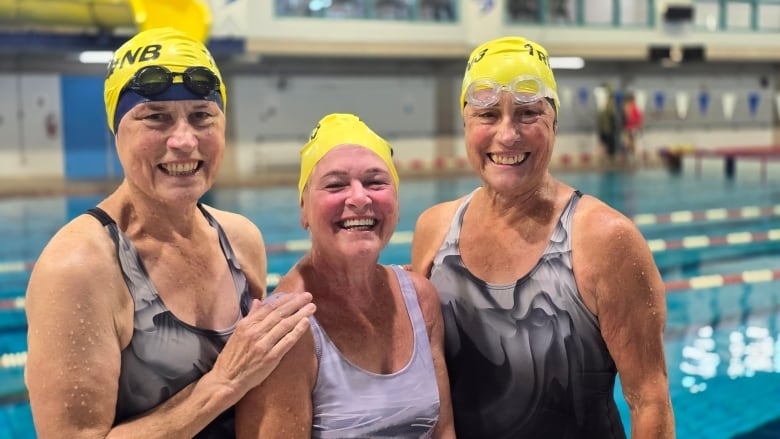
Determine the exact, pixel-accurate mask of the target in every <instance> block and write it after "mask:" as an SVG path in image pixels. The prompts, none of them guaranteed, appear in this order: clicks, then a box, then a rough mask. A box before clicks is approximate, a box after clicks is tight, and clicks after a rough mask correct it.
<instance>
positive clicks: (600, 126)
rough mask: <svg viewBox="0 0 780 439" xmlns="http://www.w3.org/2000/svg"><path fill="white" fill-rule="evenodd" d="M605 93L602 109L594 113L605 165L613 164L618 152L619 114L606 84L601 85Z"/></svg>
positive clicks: (612, 93) (612, 92) (612, 94)
mask: <svg viewBox="0 0 780 439" xmlns="http://www.w3.org/2000/svg"><path fill="white" fill-rule="evenodd" d="M602 89H603V90H604V93H605V97H606V99H605V101H604V107H603V108H600V109H599V110H598V111H597V113H596V128H597V130H598V137H599V144H600V145H601V148H602V150H603V151H604V158H605V159H606V163H607V164H610V165H611V164H614V163H615V158H616V157H617V155H618V152H620V133H619V128H620V126H621V124H620V122H619V113H618V106H617V99H616V97H615V91H614V90H613V89H612V86H611V85H610V84H608V83H605V84H602Z"/></svg>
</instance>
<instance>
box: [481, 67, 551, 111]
mask: <svg viewBox="0 0 780 439" xmlns="http://www.w3.org/2000/svg"><path fill="white" fill-rule="evenodd" d="M502 91H508V92H509V93H511V94H512V99H514V101H515V102H516V103H518V104H530V103H533V102H536V101H538V100H539V99H542V98H554V97H555V93H554V92H553V91H552V90H549V89H548V88H547V86H546V85H545V84H544V82H542V80H541V79H539V78H537V77H536V76H527V75H526V76H518V77H517V78H515V79H513V80H512V82H510V83H509V84H507V85H503V84H499V83H497V82H496V81H493V80H492V79H488V78H483V79H477V80H475V81H473V82H472V83H471V84H469V86H468V88H467V89H466V102H468V103H469V104H471V105H474V106H477V107H490V106H492V105H495V104H496V103H498V101H499V100H500V98H501V92H502Z"/></svg>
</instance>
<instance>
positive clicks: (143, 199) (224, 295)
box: [25, 28, 314, 438]
mask: <svg viewBox="0 0 780 439" xmlns="http://www.w3.org/2000/svg"><path fill="white" fill-rule="evenodd" d="M105 103H106V114H107V117H108V124H109V129H110V130H111V131H112V132H113V133H114V134H115V140H116V149H117V153H118V155H119V160H120V162H121V164H122V168H123V171H124V179H123V181H122V182H121V183H120V185H119V187H118V188H117V189H116V190H115V191H114V192H113V193H111V194H110V195H108V196H107V197H106V198H105V199H104V200H102V201H101V202H100V203H99V204H98V205H97V206H96V207H95V208H92V209H89V211H88V212H87V213H85V214H83V215H81V216H78V217H77V218H75V219H74V220H73V221H71V222H70V223H69V224H67V225H66V226H65V227H63V228H62V229H61V230H60V231H58V232H57V234H56V235H55V236H54V237H53V238H52V240H51V241H50V242H49V243H48V245H47V246H46V248H45V249H44V250H43V252H42V254H41V256H40V258H39V259H38V261H37V262H36V264H35V267H34V269H33V272H32V274H31V277H30V282H29V286H28V290H27V296H26V298H27V301H26V305H27V306H26V309H27V321H28V325H29V332H28V344H29V350H28V358H27V366H26V370H25V373H26V382H27V387H28V389H29V396H30V404H31V407H32V414H33V420H34V423H35V429H36V432H37V434H38V437H40V438H49V437H55V438H77V437H87V436H88V437H107V436H109V437H143V438H156V437H159V438H171V437H198V438H229V437H233V436H234V435H235V432H234V425H233V410H232V406H233V405H234V404H235V403H236V402H237V401H238V400H239V399H240V398H241V397H242V396H243V395H244V394H245V393H246V392H247V391H248V390H249V389H250V388H252V387H255V386H256V385H258V384H260V383H261V382H262V381H263V380H264V379H265V378H266V377H267V376H268V375H269V374H270V373H271V371H272V370H273V369H274V367H276V365H277V364H278V363H279V361H280V359H281V357H282V356H283V355H284V354H285V353H286V352H287V351H289V349H290V348H291V347H292V346H293V344H294V343H295V342H296V341H297V340H298V339H299V338H300V337H301V336H302V335H303V334H305V330H306V328H308V316H310V315H312V313H313V312H314V305H313V304H311V303H310V301H311V295H310V294H308V293H297V294H287V295H284V296H274V297H273V298H272V300H271V301H269V302H266V303H261V301H260V299H262V298H263V297H264V296H265V291H266V255H265V246H264V244H263V237H262V234H261V233H260V231H259V230H258V229H257V227H256V226H255V225H253V224H252V223H251V222H250V221H249V220H248V219H247V218H245V217H243V216H240V215H237V214H234V213H230V212H226V211H221V210H217V209H214V208H212V207H209V206H206V205H204V204H201V203H200V202H199V201H198V200H199V199H200V198H201V197H202V196H203V195H204V194H205V193H206V191H207V190H208V189H209V188H210V187H211V186H212V184H213V182H214V179H215V178H216V175H217V171H218V170H219V167H220V163H221V161H222V155H223V153H224V150H225V113H224V110H225V103H226V92H225V84H224V82H223V80H222V77H221V76H220V73H219V70H218V69H217V66H216V64H215V63H214V60H213V59H212V57H211V55H210V54H209V52H208V50H207V49H206V47H205V46H204V45H203V44H202V43H200V42H199V41H197V40H195V39H194V38H192V37H190V36H188V35H185V34H183V33H181V32H178V31H175V30H173V29H168V28H161V29H152V30H148V31H144V32H141V33H139V34H137V35H136V36H135V37H133V38H132V39H130V40H129V41H127V42H126V43H125V44H124V45H123V46H122V47H120V48H119V49H118V50H117V51H116V52H115V55H114V59H113V61H111V64H110V65H109V72H108V76H107V77H106V81H105Z"/></svg>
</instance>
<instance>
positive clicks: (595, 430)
mask: <svg viewBox="0 0 780 439" xmlns="http://www.w3.org/2000/svg"><path fill="white" fill-rule="evenodd" d="M473 194H474V192H472V193H471V194H470V195H469V196H468V197H467V198H466V199H465V201H464V202H463V204H462V205H461V206H460V207H459V209H458V210H457V212H456V214H455V216H454V217H453V221H452V224H451V225H450V229H449V231H448V233H447V236H446V238H445V241H444V243H443V244H442V246H441V248H440V249H439V251H438V253H437V254H436V255H435V257H434V261H433V267H432V269H431V281H432V282H433V283H434V285H436V287H437V289H438V290H439V295H440V297H441V301H442V311H443V314H444V323H445V344H446V356H447V367H448V369H449V375H450V387H451V391H452V402H453V410H454V415H455V428H456V432H457V435H458V438H459V439H467V438H479V439H484V438H490V439H501V438H556V439H561V438H577V439H583V438H598V439H608V438H625V432H624V429H623V425H622V423H621V420H620V415H619V413H618V410H617V407H616V405H615V402H614V398H613V392H614V384H615V375H616V372H617V371H616V368H615V363H614V361H613V360H612V358H611V357H610V355H609V352H608V351H607V347H606V345H605V343H604V340H603V339H602V337H601V333H600V331H599V322H598V320H597V318H596V317H595V316H594V315H593V314H592V313H591V312H590V311H589V310H588V309H587V307H586V306H585V304H584V303H583V302H582V299H581V297H580V293H579V291H578V290H577V285H576V282H575V279H574V273H573V270H572V258H571V220H572V215H573V213H574V209H575V208H576V206H577V202H578V201H579V199H580V197H581V194H580V193H579V192H578V191H575V192H574V194H572V197H571V199H570V201H569V203H568V205H567V206H566V208H565V209H564V211H563V213H562V214H561V217H560V219H559V221H558V224H557V226H556V227H555V230H554V231H553V233H552V236H551V237H550V242H549V243H548V245H547V248H546V249H545V251H544V254H543V255H542V257H541V259H540V260H539V261H538V262H537V264H536V266H534V268H533V269H531V271H530V272H529V273H528V274H527V275H526V276H524V277H522V278H521V279H518V280H517V281H516V282H512V283H509V284H491V283H487V282H484V281H482V280H481V279H479V278H477V277H476V276H474V275H473V274H472V273H470V272H469V270H468V269H467V268H466V267H465V266H464V264H463V261H462V259H461V256H460V247H459V245H460V229H461V226H462V224H463V216H464V213H465V211H466V208H467V207H468V205H469V202H470V201H471V197H472V196H473ZM637 342H641V341H637Z"/></svg>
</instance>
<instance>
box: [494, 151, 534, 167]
mask: <svg viewBox="0 0 780 439" xmlns="http://www.w3.org/2000/svg"><path fill="white" fill-rule="evenodd" d="M528 154H529V153H527V152H526V153H522V154H518V155H511V156H505V155H498V154H489V155H490V160H492V161H493V163H495V164H498V165H516V164H518V163H522V162H523V161H524V160H525V159H526V158H528Z"/></svg>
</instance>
